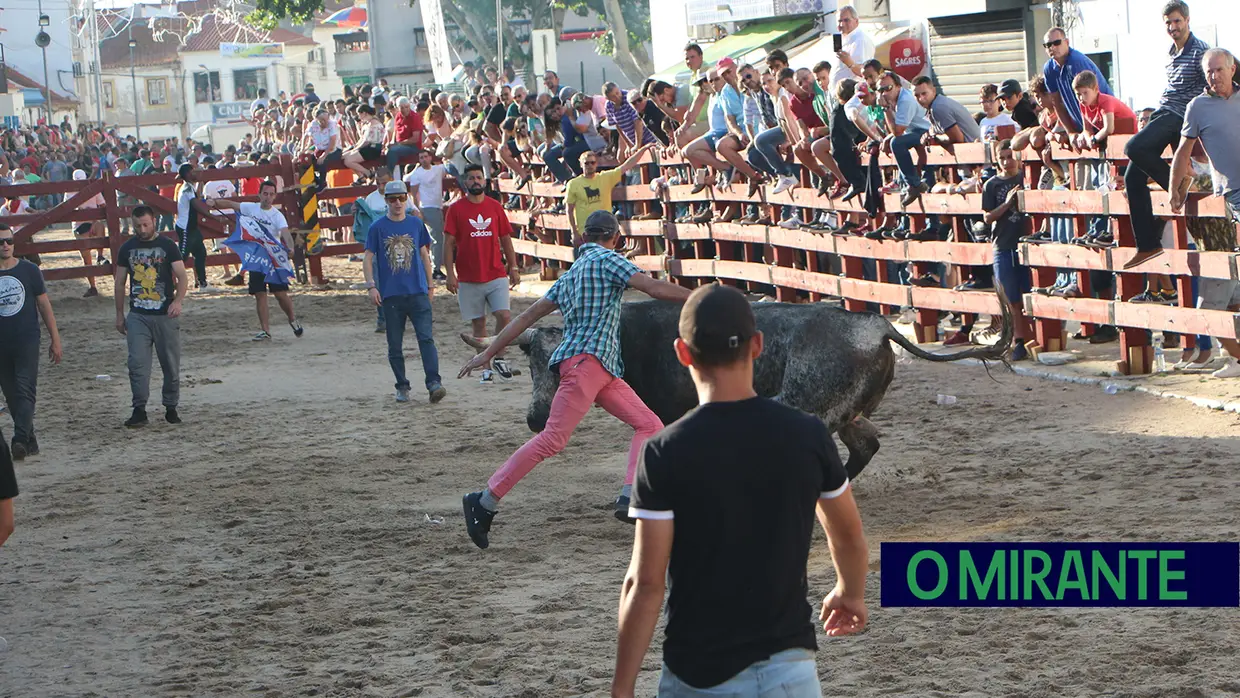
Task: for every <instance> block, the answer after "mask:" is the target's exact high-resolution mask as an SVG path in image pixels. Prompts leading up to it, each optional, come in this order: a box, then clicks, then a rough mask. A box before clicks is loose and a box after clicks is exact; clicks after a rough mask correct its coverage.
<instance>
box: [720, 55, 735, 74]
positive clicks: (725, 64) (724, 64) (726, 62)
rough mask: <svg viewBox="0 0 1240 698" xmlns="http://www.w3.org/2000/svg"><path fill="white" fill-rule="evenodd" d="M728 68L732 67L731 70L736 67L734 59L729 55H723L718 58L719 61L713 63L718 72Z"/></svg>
mask: <svg viewBox="0 0 1240 698" xmlns="http://www.w3.org/2000/svg"><path fill="white" fill-rule="evenodd" d="M728 68H732V69H733V70H735V69H736V61H734V60H732V59H731V57H729V56H724V57H723V58H720V59H719V62H718V63H716V64H715V69H716V70H718V71H719V72H720V73H722V72H723V71H725V70H727V69H728Z"/></svg>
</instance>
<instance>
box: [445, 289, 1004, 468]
mask: <svg viewBox="0 0 1240 698" xmlns="http://www.w3.org/2000/svg"><path fill="white" fill-rule="evenodd" d="M1000 295H1001V294H1000ZM1000 306H1001V307H1002V309H1003V331H1002V334H1001V336H1000V340H999V342H998V343H996V344H995V345H994V346H991V347H973V348H970V349H966V350H963V351H958V352H955V353H952V354H932V353H929V352H926V351H924V350H922V349H921V348H920V347H918V346H917V345H916V344H914V343H912V342H911V341H909V340H908V339H907V338H905V337H904V335H902V334H900V331H899V330H897V329H896V328H895V327H893V326H892V324H891V323H890V322H888V321H887V320H886V319H885V318H884V317H882V316H881V315H876V314H874V313H868V312H849V311H846V310H842V309H840V308H834V307H831V306H828V305H823V304H819V303H813V304H790V303H757V304H754V306H753V310H754V316H755V317H756V318H757V322H758V329H759V330H760V331H761V332H762V334H763V335H764V339H765V348H764V349H763V352H762V355H761V356H759V357H758V360H757V361H756V362H754V388H755V389H756V390H757V392H758V394H759V395H761V396H763V397H769V398H774V399H776V400H779V401H780V402H782V403H784V404H787V405H791V406H793V407H796V408H798V409H801V410H804V411H805V412H809V413H811V414H815V415H817V416H818V417H819V418H820V419H822V421H823V422H824V423H826V425H827V427H828V428H829V429H830V431H831V432H832V433H836V434H838V435H839V438H840V441H841V442H842V443H843V444H844V446H845V447H847V448H848V462H847V463H846V464H845V468H846V469H847V470H848V475H849V476H850V477H856V476H857V475H858V474H860V472H861V470H862V469H863V468H865V466H866V464H868V463H869V462H870V459H871V458H873V457H874V454H875V453H876V452H877V451H878V430H877V428H875V427H874V425H873V424H871V423H870V421H869V420H868V419H866V417H868V416H870V415H871V414H872V413H873V412H874V410H875V409H876V408H877V407H878V404H879V403H880V402H881V401H882V399H883V395H884V394H885V393H886V392H887V387H888V386H889V385H891V380H892V378H893V377H894V375H895V363H896V359H895V354H894V352H893V351H892V349H891V345H890V344H889V343H888V340H890V341H891V342H895V343H896V344H899V345H900V346H901V347H904V349H905V351H907V352H908V353H910V354H912V355H914V356H917V357H918V358H922V359H925V360H927V361H958V360H960V359H965V358H977V359H1002V357H1003V356H1004V354H1005V353H1006V351H1007V349H1008V348H1009V347H1010V346H1011V342H1012V315H1011V310H1010V308H1009V307H1008V306H1007V304H1006V302H1004V299H1003V298H1002V296H1001V297H1000ZM680 308H681V306H680V305H677V304H674V303H667V302H663V301H643V302H638V303H625V304H624V308H623V310H622V312H621V315H620V350H621V356H622V358H623V359H624V380H625V381H627V382H628V384H629V385H630V386H632V387H633V391H634V392H636V393H637V395H638V397H640V398H641V399H642V401H643V402H645V403H646V405H647V406H649V407H650V409H651V410H653V411H654V413H655V414H656V415H658V416H659V419H661V420H663V423H664V424H671V423H672V422H674V421H676V420H677V419H679V418H680V417H681V416H682V415H684V414H685V413H686V412H688V411H689V410H690V409H692V408H693V407H695V406H696V405H697V404H698V397H697V391H696V390H695V388H694V386H693V381H692V380H691V379H690V377H689V371H688V370H687V369H686V368H685V367H683V366H681V365H680V363H679V362H678V361H677V360H676V354H675V351H674V349H673V347H672V341H673V340H674V339H676V337H677V326H678V323H679V318H680ZM562 337H563V331H562V330H561V328H559V327H539V328H531V329H529V330H526V331H525V332H524V333H522V335H521V336H520V337H519V338H518V340H517V344H518V346H519V347H520V348H521V350H522V351H524V352H525V353H526V354H527V355H528V356H529V359H530V371H531V373H532V375H533V381H534V394H533V397H532V398H531V400H530V406H529V411H528V413H527V416H526V422H527V423H528V424H529V427H530V430H531V431H535V432H538V431H542V429H543V427H544V426H546V424H547V417H548V415H549V414H550V411H551V401H552V398H554V396H555V391H556V389H557V388H558V387H559V384H560V374H559V370H558V367H556V368H551V369H548V368H547V360H548V359H549V358H550V357H551V354H552V352H553V351H555V348H556V347H557V346H559V344H560V340H561V339H562ZM461 338H462V339H464V340H465V341H466V342H467V343H469V344H471V345H473V346H475V347H481V346H485V345H483V344H481V343H480V342H479V341H478V340H477V339H474V338H473V337H469V336H467V335H464V334H462V335H461Z"/></svg>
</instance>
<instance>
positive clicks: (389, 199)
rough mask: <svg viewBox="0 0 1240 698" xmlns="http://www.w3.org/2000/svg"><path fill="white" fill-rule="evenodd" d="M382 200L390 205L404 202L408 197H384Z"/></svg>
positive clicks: (398, 195)
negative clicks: (385, 200)
mask: <svg viewBox="0 0 1240 698" xmlns="http://www.w3.org/2000/svg"><path fill="white" fill-rule="evenodd" d="M383 198H385V199H387V202H388V203H389V204H390V203H393V202H399V201H404V200H405V199H406V198H408V197H407V196H406V195H405V194H397V195H395V196H385V197H383Z"/></svg>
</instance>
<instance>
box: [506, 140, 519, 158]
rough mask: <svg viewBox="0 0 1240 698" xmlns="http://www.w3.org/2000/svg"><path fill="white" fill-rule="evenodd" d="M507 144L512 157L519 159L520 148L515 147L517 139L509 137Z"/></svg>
mask: <svg viewBox="0 0 1240 698" xmlns="http://www.w3.org/2000/svg"><path fill="white" fill-rule="evenodd" d="M507 145H508V152H510V153H512V157H513V158H515V159H517V160H520V159H521V148H519V147H517V141H516V140H514V139H509V140H508V143H507Z"/></svg>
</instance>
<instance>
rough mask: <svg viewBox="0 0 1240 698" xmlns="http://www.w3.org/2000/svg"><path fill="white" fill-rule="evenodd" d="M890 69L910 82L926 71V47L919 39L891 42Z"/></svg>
mask: <svg viewBox="0 0 1240 698" xmlns="http://www.w3.org/2000/svg"><path fill="white" fill-rule="evenodd" d="M891 69H892V71H894V72H895V74H896V75H899V76H900V77H902V78H904V79H905V80H909V81H911V80H912V79H913V78H915V77H917V76H918V75H921V73H922V71H924V70H925V69H926V46H925V44H923V43H921V41H920V40H919V39H898V40H896V41H893V42H891Z"/></svg>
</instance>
